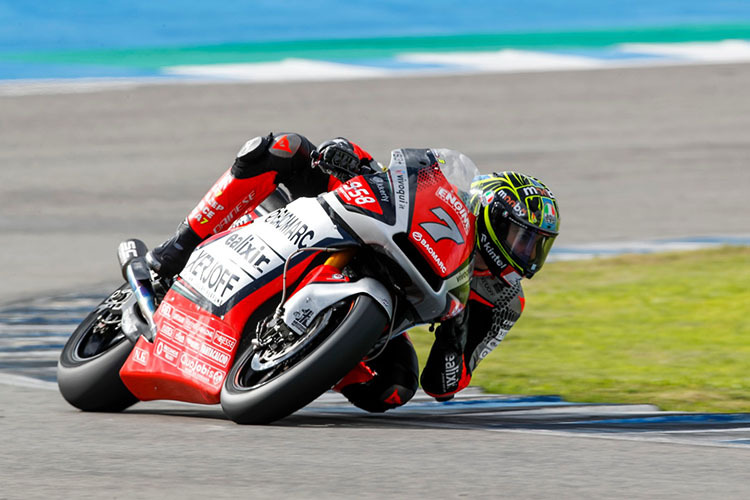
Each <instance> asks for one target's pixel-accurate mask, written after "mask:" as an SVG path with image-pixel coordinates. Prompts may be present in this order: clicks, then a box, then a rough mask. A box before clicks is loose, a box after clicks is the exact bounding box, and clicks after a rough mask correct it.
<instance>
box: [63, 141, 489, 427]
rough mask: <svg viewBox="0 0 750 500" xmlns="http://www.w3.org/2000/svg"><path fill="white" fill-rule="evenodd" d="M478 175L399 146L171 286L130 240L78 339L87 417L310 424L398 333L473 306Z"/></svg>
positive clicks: (75, 347) (67, 362)
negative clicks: (156, 415) (323, 400)
mask: <svg viewBox="0 0 750 500" xmlns="http://www.w3.org/2000/svg"><path fill="white" fill-rule="evenodd" d="M477 174H478V171H477V169H476V166H474V164H473V163H472V162H471V160H469V159H468V158H466V157H465V156H463V155H461V154H460V153H457V152H455V151H451V150H445V149H397V150H394V151H392V153H391V161H390V165H389V167H388V168H387V169H385V170H384V171H383V172H378V173H374V174H368V175H362V176H357V177H354V178H352V179H350V180H349V181H347V182H345V183H343V184H342V185H341V186H340V187H338V188H336V189H335V190H333V191H330V192H327V193H325V194H322V195H320V196H318V197H317V198H300V199H297V200H295V201H292V202H289V203H286V200H280V199H278V198H276V199H274V198H273V197H271V198H269V199H268V200H267V201H266V202H264V203H263V204H262V205H261V206H259V207H258V208H257V209H255V212H253V213H252V214H247V215H246V216H244V217H241V218H240V219H239V220H238V221H237V222H236V223H235V224H234V225H232V226H231V227H230V228H229V229H228V230H226V231H224V232H221V233H218V234H216V235H214V236H212V237H210V238H209V239H207V240H206V241H204V242H203V243H201V245H199V246H198V247H197V248H196V249H195V251H194V252H193V253H192V254H191V256H190V259H189V260H188V263H187V265H186V266H185V268H184V269H183V270H182V271H181V273H180V275H179V276H178V277H177V278H176V279H175V280H174V282H173V283H171V286H169V288H168V289H166V287H164V288H165V289H164V290H159V289H158V287H157V286H156V285H154V283H155V281H154V278H155V276H154V275H152V274H151V272H150V270H149V269H148V267H147V265H146V263H145V259H144V256H145V254H146V252H147V248H146V246H145V245H144V244H143V243H142V242H140V241H138V240H127V241H125V242H123V243H121V244H120V247H119V249H118V257H119V260H120V264H121V269H122V271H123V276H124V277H125V278H126V283H125V284H124V285H122V286H121V287H119V288H118V289H117V290H115V291H114V292H113V293H112V294H111V295H110V296H109V297H107V298H106V299H105V300H104V301H103V302H102V303H101V304H100V305H99V306H98V307H97V308H96V309H95V310H94V311H92V312H91V313H90V314H89V315H88V316H87V317H86V318H85V319H84V320H83V321H82V323H81V324H80V325H79V326H78V327H77V328H76V330H75V331H74V332H73V334H72V335H71V337H70V339H69V340H68V341H67V343H66V344H65V347H64V348H63V350H62V353H61V356H60V360H59V363H58V372H57V380H58V386H59V389H60V392H61V394H62V395H63V397H64V398H65V399H66V400H67V401H68V402H69V403H70V404H72V405H73V406H75V407H77V408H79V409H81V410H84V411H109V412H115V411H121V410H124V409H126V408H128V407H129V406H131V405H132V404H134V403H136V402H137V401H148V400H156V399H170V400H179V401H187V402H191V403H202V404H217V403H220V404H221V406H222V409H223V411H224V412H225V413H226V415H227V416H228V417H229V418H231V419H232V420H233V421H235V422H237V423H242V424H264V423H270V422H273V421H275V420H278V419H281V418H283V417H285V416H288V415H290V414H292V413H294V412H295V411H297V410H298V409H300V408H302V407H304V406H305V405H307V404H309V403H310V402H312V401H313V400H315V399H316V398H317V397H318V396H320V395H321V394H322V393H324V392H325V391H327V390H329V389H330V388H331V387H333V386H334V385H335V384H336V382H338V381H339V380H341V379H342V378H343V377H344V376H345V375H346V374H347V373H348V372H349V371H350V370H351V369H353V368H354V367H355V366H356V365H357V364H358V363H359V362H360V361H362V360H371V359H374V358H375V357H377V356H378V355H379V353H381V352H383V350H384V349H385V347H386V346H387V344H388V342H389V340H390V339H391V338H393V337H395V336H397V335H400V334H401V333H402V332H404V331H405V330H407V329H408V328H411V327H413V326H415V325H419V324H427V323H434V322H437V321H441V320H445V319H447V318H449V317H452V316H453V315H456V314H458V313H459V312H460V311H461V310H462V309H463V307H464V304H465V303H466V301H467V299H468V295H469V286H470V278H471V272H472V267H473V257H472V256H473V245H474V238H475V234H474V217H475V215H474V212H473V210H472V209H471V207H470V203H469V186H470V183H471V179H472V178H473V177H474V176H475V175H477ZM274 203H275V205H274ZM269 205H270V206H269ZM248 220H251V222H248Z"/></svg>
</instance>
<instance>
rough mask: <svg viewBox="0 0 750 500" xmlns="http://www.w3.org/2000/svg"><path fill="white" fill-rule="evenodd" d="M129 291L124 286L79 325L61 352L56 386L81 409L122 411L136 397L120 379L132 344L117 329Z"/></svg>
mask: <svg viewBox="0 0 750 500" xmlns="http://www.w3.org/2000/svg"><path fill="white" fill-rule="evenodd" d="M131 294H132V291H131V290H130V286H128V285H123V286H122V287H120V288H118V289H117V290H115V291H114V292H112V294H111V295H110V296H109V297H107V298H106V299H105V300H104V301H103V302H102V303H101V304H99V305H98V306H97V307H96V309H94V310H93V311H92V312H91V313H89V315H88V316H86V318H85V319H84V320H83V321H82V322H81V324H80V325H78V328H76V329H75V331H74V332H73V334H72V335H71V336H70V338H69V339H68V342H67V343H66V344H65V347H63V350H62V353H61V354H60V361H59V362H58V363H57V386H58V387H59V389H60V394H62V396H63V397H64V398H65V400H66V401H67V402H68V403H70V404H71V405H73V406H75V407H76V408H78V409H81V410H84V411H111V412H117V411H122V410H124V409H125V408H127V407H128V406H131V405H133V404H134V403H136V402H137V401H138V399H137V398H136V397H135V396H133V394H131V392H130V391H129V390H128V389H127V387H125V384H123V383H122V380H121V379H120V368H122V365H123V364H124V363H125V360H127V358H128V356H129V355H130V351H132V349H133V344H132V343H130V342H129V341H128V340H127V339H126V338H125V335H123V333H122V331H121V329H120V320H121V318H122V306H123V304H124V303H125V302H126V301H127V300H128V298H129V297H130V295H131Z"/></svg>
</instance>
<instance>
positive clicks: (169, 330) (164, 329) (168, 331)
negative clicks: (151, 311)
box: [159, 322, 175, 339]
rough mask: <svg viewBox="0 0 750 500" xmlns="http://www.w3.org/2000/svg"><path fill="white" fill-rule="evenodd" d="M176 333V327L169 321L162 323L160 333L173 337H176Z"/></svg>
mask: <svg viewBox="0 0 750 500" xmlns="http://www.w3.org/2000/svg"><path fill="white" fill-rule="evenodd" d="M174 334H175V329H174V327H173V326H172V325H170V324H169V323H167V322H164V323H163V324H162V325H161V328H159V335H163V336H165V337H167V338H170V339H171V338H174Z"/></svg>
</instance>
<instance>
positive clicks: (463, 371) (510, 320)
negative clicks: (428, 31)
mask: <svg viewBox="0 0 750 500" xmlns="http://www.w3.org/2000/svg"><path fill="white" fill-rule="evenodd" d="M311 164H312V165H313V166H317V167H320V168H311ZM375 171H381V168H380V167H379V166H378V164H377V163H376V162H375V161H374V160H373V158H372V156H370V154H369V153H367V152H366V151H364V150H363V149H361V148H360V147H359V146H357V145H356V144H354V143H352V142H350V141H348V140H346V139H343V138H337V139H333V140H331V141H326V142H324V143H323V144H321V145H320V146H319V147H318V148H315V146H314V145H313V144H312V143H311V142H310V141H309V140H308V139H307V138H305V137H304V136H302V135H300V134H295V133H280V134H276V135H274V134H269V135H268V136H265V137H255V138H254V139H251V140H249V141H247V143H245V145H244V146H243V148H242V149H241V150H240V152H239V153H238V155H237V158H236V159H235V161H234V164H233V165H232V167H231V168H230V169H229V170H227V172H225V173H224V175H222V176H221V177H220V178H219V180H218V181H217V182H216V183H215V184H214V186H213V187H212V188H211V189H210V190H209V191H208V193H206V195H205V196H204V197H203V199H202V200H201V201H200V203H198V205H197V206H196V207H195V208H194V209H193V210H192V211H191V212H190V214H189V215H188V217H187V219H186V220H185V221H183V222H182V223H181V224H180V226H179V227H178V229H177V233H176V234H175V236H174V237H172V238H171V239H169V240H167V241H166V242H164V243H163V244H162V245H160V246H158V247H156V248H155V249H153V250H152V251H151V252H150V253H149V254H148V256H147V260H148V262H149V264H150V266H151V268H152V269H153V270H154V271H155V272H156V273H157V274H159V275H160V276H162V277H164V278H171V277H173V276H175V275H176V274H177V273H179V272H180V271H181V270H182V268H183V267H184V266H185V264H186V262H187V260H188V257H189V256H190V254H191V252H192V251H193V249H194V248H195V247H196V246H197V245H198V244H199V243H200V242H201V241H203V240H204V239H206V238H208V237H209V236H211V235H213V234H216V233H218V232H220V231H223V230H226V229H227V228H229V227H230V226H231V225H232V223H233V222H234V221H235V220H236V219H237V218H238V217H240V216H241V215H242V214H243V213H245V212H247V211H248V210H252V209H253V208H255V207H256V206H257V205H258V204H260V203H261V202H262V201H263V200H264V199H265V198H266V197H268V196H269V195H270V194H271V193H272V192H273V191H274V190H276V188H277V187H278V186H279V185H280V184H283V186H284V187H286V189H287V190H288V192H289V193H290V194H291V197H292V199H296V198H299V197H303V196H317V195H318V194H320V193H323V192H326V191H330V190H332V189H335V188H336V187H337V186H338V185H340V184H341V180H340V179H343V180H347V179H348V178H350V177H353V176H355V175H359V174H366V173H372V172H375ZM472 194H473V195H474V196H475V197H476V198H477V199H478V201H479V202H481V206H482V209H481V211H480V212H479V214H478V215H477V250H478V251H477V252H476V253H475V262H474V275H473V279H472V282H471V293H470V296H469V301H468V304H467V307H466V308H465V309H464V311H463V312H461V313H460V314H458V315H457V316H455V317H453V318H451V319H449V320H446V321H444V322H442V324H441V325H440V326H438V328H437V329H436V331H435V342H434V344H433V346H432V348H431V351H430V355H429V357H428V360H427V364H426V366H425V369H424V371H423V372H422V376H421V383H422V388H423V389H424V391H425V392H427V394H429V395H431V396H433V397H435V398H436V399H438V400H440V401H445V400H448V399H450V398H452V397H453V395H454V394H455V393H457V392H459V391H460V390H462V389H464V388H465V387H466V386H467V385H468V384H469V382H470V380H471V375H472V373H473V372H474V370H475V369H476V367H477V365H478V364H479V362H480V361H481V360H482V359H484V357H485V356H487V354H489V353H490V352H491V351H492V350H493V349H494V348H495V347H497V346H498V344H500V342H501V341H502V340H503V338H504V337H505V335H506V334H507V333H508V330H510V329H511V328H512V327H513V325H514V324H515V322H516V321H517V320H518V318H519V317H520V315H521V312H522V311H523V308H524V295H523V290H522V288H521V283H520V282H521V278H522V277H523V276H526V277H531V276H532V275H533V274H534V273H535V272H536V271H537V270H538V269H539V267H541V264H543V262H544V258H545V257H546V254H547V252H548V251H549V248H550V247H551V245H552V241H554V238H555V236H556V235H557V230H558V227H559V219H558V213H557V203H556V200H555V198H554V196H553V195H552V193H550V192H549V190H548V189H547V188H546V186H544V185H543V184H542V183H541V182H539V181H538V180H536V179H533V178H531V177H527V176H524V175H522V174H515V173H512V172H505V173H503V174H492V175H489V176H480V177H479V178H477V179H475V182H474V183H473V184H472ZM534 200H536V201H534ZM535 204H536V205H535ZM417 377H418V365H417V357H416V353H415V351H414V347H413V346H412V344H411V340H410V339H409V337H408V335H407V334H403V335H400V336H399V337H397V338H395V339H393V340H392V341H391V342H389V343H388V345H387V347H386V350H385V351H384V352H383V353H382V354H381V355H380V356H378V357H377V358H376V359H374V360H373V361H370V362H367V363H365V362H361V363H359V365H358V366H357V367H355V369H353V370H352V371H351V372H350V373H349V374H347V375H346V376H345V377H344V379H342V380H341V381H340V382H339V383H338V384H336V386H335V387H334V389H335V390H338V391H340V392H341V393H343V394H344V395H345V396H346V397H347V398H348V399H349V400H350V401H351V402H352V403H353V404H355V405H356V406H358V407H360V408H363V409H365V410H368V411H372V412H383V411H386V410H388V409H391V408H395V407H397V406H401V405H403V404H405V403H406V402H407V401H409V400H410V399H411V398H412V396H413V395H414V393H415V392H416V390H417V387H418V383H417Z"/></svg>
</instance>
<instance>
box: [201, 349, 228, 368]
mask: <svg viewBox="0 0 750 500" xmlns="http://www.w3.org/2000/svg"><path fill="white" fill-rule="evenodd" d="M199 352H200V353H201V355H202V356H204V357H206V358H208V359H211V360H213V361H216V362H217V363H219V364H220V365H221V366H227V365H228V364H229V359H230V356H229V354H227V353H224V352H221V351H220V350H218V349H215V348H213V347H211V346H210V345H208V344H201V346H200V350H199Z"/></svg>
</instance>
